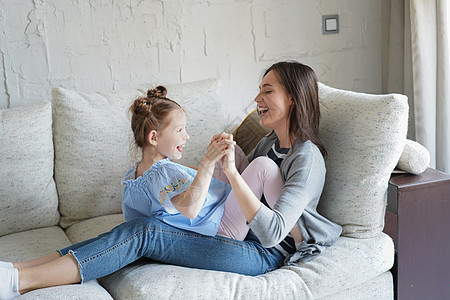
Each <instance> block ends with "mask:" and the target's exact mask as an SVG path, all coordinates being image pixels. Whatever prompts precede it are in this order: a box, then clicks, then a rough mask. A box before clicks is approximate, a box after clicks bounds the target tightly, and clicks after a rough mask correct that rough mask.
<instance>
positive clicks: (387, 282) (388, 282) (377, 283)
mask: <svg viewBox="0 0 450 300" xmlns="http://www.w3.org/2000/svg"><path fill="white" fill-rule="evenodd" d="M348 299H374V300H379V299H394V283H393V280H392V274H391V272H389V271H387V272H384V273H383V274H381V275H378V276H377V277H375V278H373V279H370V280H368V281H366V282H364V283H361V284H359V285H356V286H353V287H351V288H348V289H345V290H343V291H340V292H338V293H336V294H332V295H328V296H325V297H321V298H320V300H348Z"/></svg>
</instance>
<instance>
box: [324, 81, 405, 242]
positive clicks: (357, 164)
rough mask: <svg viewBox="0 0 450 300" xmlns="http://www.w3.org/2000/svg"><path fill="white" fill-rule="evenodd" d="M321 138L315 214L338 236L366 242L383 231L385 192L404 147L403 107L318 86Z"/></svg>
mask: <svg viewBox="0 0 450 300" xmlns="http://www.w3.org/2000/svg"><path fill="white" fill-rule="evenodd" d="M319 98H320V102H321V113H322V120H321V124H320V134H321V137H322V141H323V143H324V144H325V147H326V149H327V151H328V158H327V160H326V168H327V176H326V183H325V187H324V191H323V193H322V197H321V200H320V202H319V212H321V213H322V214H324V215H325V216H326V217H328V218H330V219H331V220H333V221H335V222H337V223H339V224H341V225H342V226H343V235H345V236H349V237H356V238H369V237H372V236H376V235H377V234H379V233H380V232H381V231H382V230H383V227H384V213H385V208H386V191H387V187H388V183H389V178H390V176H391V173H392V171H393V170H394V168H395V166H396V164H397V162H398V160H399V158H400V155H401V154H402V151H403V148H404V146H405V142H406V132H407V120H408V102H407V98H406V96H403V95H399V94H389V95H369V94H363V93H356V92H349V91H344V90H339V89H334V88H331V87H328V86H326V85H324V84H320V85H319Z"/></svg>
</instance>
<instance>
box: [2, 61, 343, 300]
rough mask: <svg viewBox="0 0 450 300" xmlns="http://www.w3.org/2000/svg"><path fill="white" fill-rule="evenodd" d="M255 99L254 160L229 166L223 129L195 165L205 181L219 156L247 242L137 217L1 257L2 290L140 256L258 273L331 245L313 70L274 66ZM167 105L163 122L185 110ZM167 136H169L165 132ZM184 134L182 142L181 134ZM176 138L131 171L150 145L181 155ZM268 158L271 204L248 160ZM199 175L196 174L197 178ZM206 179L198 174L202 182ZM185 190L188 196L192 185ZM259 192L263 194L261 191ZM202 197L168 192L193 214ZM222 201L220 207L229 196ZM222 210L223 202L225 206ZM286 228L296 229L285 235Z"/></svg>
mask: <svg viewBox="0 0 450 300" xmlns="http://www.w3.org/2000/svg"><path fill="white" fill-rule="evenodd" d="M152 101H153V100H152ZM255 102H256V103H257V106H258V110H259V112H260V123H261V125H263V126H265V127H268V128H270V129H272V130H273V131H272V133H271V134H270V135H268V136H266V137H264V138H263V139H262V140H261V141H260V142H259V143H258V144H257V146H256V148H255V149H254V150H253V151H252V153H251V154H250V155H249V161H250V164H249V165H248V167H247V168H246V169H245V170H244V172H243V173H242V174H240V173H239V172H238V170H237V168H236V166H235V163H234V152H233V151H232V150H231V149H232V148H233V143H232V142H227V141H226V139H230V137H229V136H227V135H226V134H219V135H216V136H214V137H213V140H212V143H211V145H210V148H212V149H214V151H213V150H212V149H208V151H209V152H210V153H213V156H212V158H209V160H210V161H209V162H208V163H206V164H205V165H203V164H202V168H203V170H202V169H199V173H200V176H205V177H204V178H206V179H207V180H205V181H206V182H207V181H208V180H209V178H210V171H211V170H212V169H213V167H212V161H217V160H219V159H220V160H221V161H222V167H223V171H224V173H225V175H226V177H227V179H228V180H229V182H230V184H231V187H232V190H233V191H232V193H233V194H234V197H235V198H236V200H237V203H238V207H236V206H234V205H233V207H232V208H233V209H238V210H239V211H241V212H242V213H243V215H244V217H245V220H246V222H247V223H248V224H247V226H248V227H249V228H250V229H251V230H250V232H249V234H248V235H247V236H246V238H245V239H244V240H243V241H238V240H234V239H229V238H226V237H223V236H215V237H210V236H205V235H202V234H199V233H195V232H192V231H187V230H184V229H179V228H176V227H174V226H171V225H168V224H167V223H165V222H164V221H161V220H160V219H158V218H156V217H142V218H135V219H132V220H131V221H129V222H125V223H123V224H121V225H119V226H117V227H116V228H114V229H112V230H111V231H109V232H107V233H104V234H102V235H100V236H98V237H96V238H94V239H91V240H88V241H84V242H81V243H78V244H75V245H72V246H70V247H67V248H65V249H62V250H60V251H58V252H54V253H51V254H49V255H47V256H44V257H41V258H38V259H35V260H32V261H28V262H22V263H13V264H11V263H3V264H1V263H0V265H2V266H0V299H10V298H12V297H14V296H16V295H18V294H19V292H20V293H25V292H27V291H30V290H34V289H38V288H43V287H49V286H56V285H63V284H71V283H77V282H78V283H79V282H81V283H83V282H86V281H89V280H92V279H96V278H100V277H103V276H106V275H108V274H111V273H113V272H115V271H117V270H119V269H121V268H123V267H125V266H126V265H128V264H130V263H132V262H134V261H136V260H137V259H139V258H141V257H146V258H149V259H153V260H156V261H159V262H163V263H168V264H174V265H180V266H184V267H192V268H200V269H208V270H217V271H224V272H234V273H239V274H244V275H259V274H263V273H266V272H269V271H270V270H273V269H275V268H278V267H280V266H282V265H283V264H295V263H297V262H299V261H301V262H305V261H308V260H311V259H313V258H314V257H316V256H317V255H319V254H320V253H321V252H322V251H324V250H325V249H326V248H327V247H329V246H330V245H332V244H334V242H335V241H336V239H337V238H338V237H339V235H340V233H341V230H342V229H341V227H340V226H339V225H338V224H336V223H333V222H332V221H330V220H328V219H326V218H325V217H323V216H322V215H320V214H319V213H318V212H317V204H318V202H319V199H320V195H321V193H322V189H323V186H324V183H325V161H324V156H325V154H326V151H325V148H324V146H323V144H322V142H321V141H320V138H319V132H318V130H319V119H320V110H319V98H318V87H317V78H316V75H315V73H314V71H313V70H312V69H311V68H309V67H308V66H305V65H303V64H300V63H298V62H280V63H276V64H274V65H272V66H271V67H270V68H269V69H267V71H266V72H265V74H264V77H263V78H262V82H261V84H260V92H259V93H258V95H257V96H256V98H255ZM149 104H152V103H151V102H150V103H149ZM146 105H147V104H146ZM169 112H170V113H171V114H172V116H171V118H172V119H171V118H167V119H166V118H164V119H163V120H166V121H167V122H168V121H170V120H173V121H174V122H177V120H178V119H177V118H176V117H177V116H184V114H181V108H179V107H178V108H176V105H175V106H174V109H169V111H168V113H169ZM177 113H179V114H178V115H177ZM169 123H170V122H168V123H167V124H169ZM159 124H160V125H161V124H162V125H166V124H163V123H159ZM163 127H164V126H163ZM154 128H155V127H152V129H154ZM164 128H165V127H164ZM161 130H162V131H161ZM163 131H164V129H161V128H160V129H159V131H158V129H156V130H155V134H153V135H154V136H155V137H156V143H157V144H156V146H158V144H159V142H160V141H161V140H159V142H158V141H157V139H158V136H159V137H161V136H163ZM182 131H184V127H183V128H182ZM158 133H159V134H158ZM151 136H152V134H148V135H147V138H146V140H148V142H149V144H150V145H153V146H155V145H154V143H153V142H152V143H153V144H151V143H150V140H151V138H150V137H151ZM144 137H145V136H144ZM164 138H168V136H165V135H164ZM184 138H185V141H186V140H187V134H186V135H185V136H184ZM153 140H155V139H153ZM223 140H225V141H223ZM180 141H181V142H180ZM180 141H177V142H175V144H174V146H172V147H169V148H167V149H166V148H164V151H163V149H162V145H159V147H158V149H159V150H158V151H155V152H153V153H154V154H155V155H154V157H153V156H146V157H145V159H143V160H142V163H141V164H140V165H138V166H137V168H136V177H137V178H138V179H137V180H139V177H138V176H139V175H142V176H141V177H142V178H145V176H146V174H147V173H150V172H151V171H152V170H151V168H150V166H151V165H152V164H151V163H152V160H150V159H148V158H155V159H157V157H159V156H156V153H159V154H162V157H160V158H165V157H166V156H167V157H169V155H173V157H172V158H176V157H178V156H180V155H181V150H182V147H183V145H184V142H183V141H182V139H180ZM164 144H165V143H164ZM167 144H169V143H167ZM180 146H181V148H180ZM149 149H151V148H149ZM155 149H156V147H155ZM166 150H167V151H166ZM177 151H178V152H177ZM144 153H145V150H144ZM206 157H207V156H206ZM270 157H272V158H274V160H272V159H271V158H270ZM159 161H161V160H158V162H159ZM275 161H276V162H275ZM266 162H271V163H272V164H268V165H271V166H274V165H275V168H276V169H277V171H278V172H279V173H281V180H282V189H281V193H280V194H279V197H278V198H277V199H276V201H275V203H267V204H268V205H266V204H265V203H262V201H261V197H260V195H261V194H262V193H261V191H260V190H258V189H255V190H252V189H251V187H250V185H251V180H257V181H258V180H259V181H260V182H261V178H264V177H265V176H267V174H269V173H271V172H267V171H260V172H257V171H255V170H254V169H253V168H256V167H257V166H259V165H264V164H265V163H266ZM278 165H279V168H278ZM149 168H150V170H149V171H148V172H146V170H148V169H149ZM202 174H203V175H202ZM198 176H199V174H198V173H197V176H196V177H195V179H196V178H197V177H198ZM204 178H200V177H199V181H202V180H203V179H204ZM125 182H126V181H125ZM192 184H193V183H191V185H192ZM201 186H202V185H201ZM259 187H261V184H259ZM169 190H170V189H169ZM191 192H194V190H191ZM199 193H201V194H202V195H204V194H205V193H206V192H205V191H204V190H199V191H197V193H192V195H194V194H199ZM186 195H187V196H189V193H188V194H186ZM264 196H265V197H267V195H266V191H264ZM229 197H230V196H229ZM229 197H228V198H229ZM199 198H200V197H193V196H192V198H191V197H190V196H189V197H186V198H181V199H177V198H175V199H173V198H171V200H173V201H172V204H174V203H175V204H174V207H175V208H176V209H177V210H178V209H180V210H181V211H183V210H184V209H183V208H184V207H185V206H187V207H190V208H189V209H187V210H188V211H189V213H188V215H189V216H190V217H192V216H196V215H197V214H196V212H198V211H199V210H200V211H201V207H202V206H203V201H204V199H203V200H201V201H200V203H201V204H202V205H199V203H198V201H199V200H196V199H199ZM275 198H276V197H275ZM183 199H184V200H183ZM186 199H187V201H186ZM228 200H230V199H228ZM228 200H227V201H226V202H225V206H227V204H228V203H233V201H228ZM165 201H167V200H165ZM192 202H194V203H193V205H191V204H192ZM267 202H270V201H267ZM175 205H178V208H177V207H176V206H175ZM191 206H192V207H191ZM199 207H200V208H199ZM137 211H139V209H137ZM225 211H228V208H227V207H225ZM230 211H231V210H230ZM198 214H200V213H198ZM231 215H233V214H231ZM224 217H225V216H224ZM222 219H223V218H222ZM289 233H290V234H291V235H292V237H291V238H290V239H288V234H289ZM173 245H176V247H174V246H173Z"/></svg>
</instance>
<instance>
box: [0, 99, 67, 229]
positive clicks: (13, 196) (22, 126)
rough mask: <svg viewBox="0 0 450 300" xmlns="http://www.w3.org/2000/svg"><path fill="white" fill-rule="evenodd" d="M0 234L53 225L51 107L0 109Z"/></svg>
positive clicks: (55, 201)
mask: <svg viewBox="0 0 450 300" xmlns="http://www.w3.org/2000/svg"><path fill="white" fill-rule="evenodd" d="M0 166H1V167H0V178H1V181H0V236H2V235H6V234H11V233H14V232H20V231H25V230H29V229H34V228H42V227H48V226H53V225H56V224H57V223H58V221H59V213H58V195H57V193H56V186H55V182H54V180H53V140H52V107H51V104H50V102H46V101H41V102H36V103H33V104H29V105H24V106H20V107H14V108H9V109H0Z"/></svg>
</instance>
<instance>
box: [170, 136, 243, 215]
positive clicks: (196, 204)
mask: <svg viewBox="0 0 450 300" xmlns="http://www.w3.org/2000/svg"><path fill="white" fill-rule="evenodd" d="M233 144H234V142H233V141H232V140H231V141H230V140H225V139H224V140H220V141H213V142H211V144H210V145H209V146H208V149H207V151H206V154H205V156H204V157H203V160H202V162H201V163H200V166H199V168H198V172H197V175H196V176H195V178H194V180H193V181H192V183H191V185H190V186H189V188H188V189H187V190H186V191H185V192H183V193H181V194H179V195H177V196H174V197H173V198H172V199H171V202H172V204H173V206H174V207H175V208H176V209H177V210H178V211H179V212H180V213H181V214H182V215H184V216H186V217H188V218H190V219H193V218H195V217H196V216H197V215H198V213H199V212H200V210H201V208H202V207H203V203H204V202H205V199H206V195H207V193H208V189H209V185H210V183H211V178H212V174H213V172H214V166H215V163H216V162H217V161H218V160H219V159H220V158H222V157H223V156H224V155H226V154H228V153H229V152H230V151H231V147H230V146H232V145H233Z"/></svg>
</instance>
